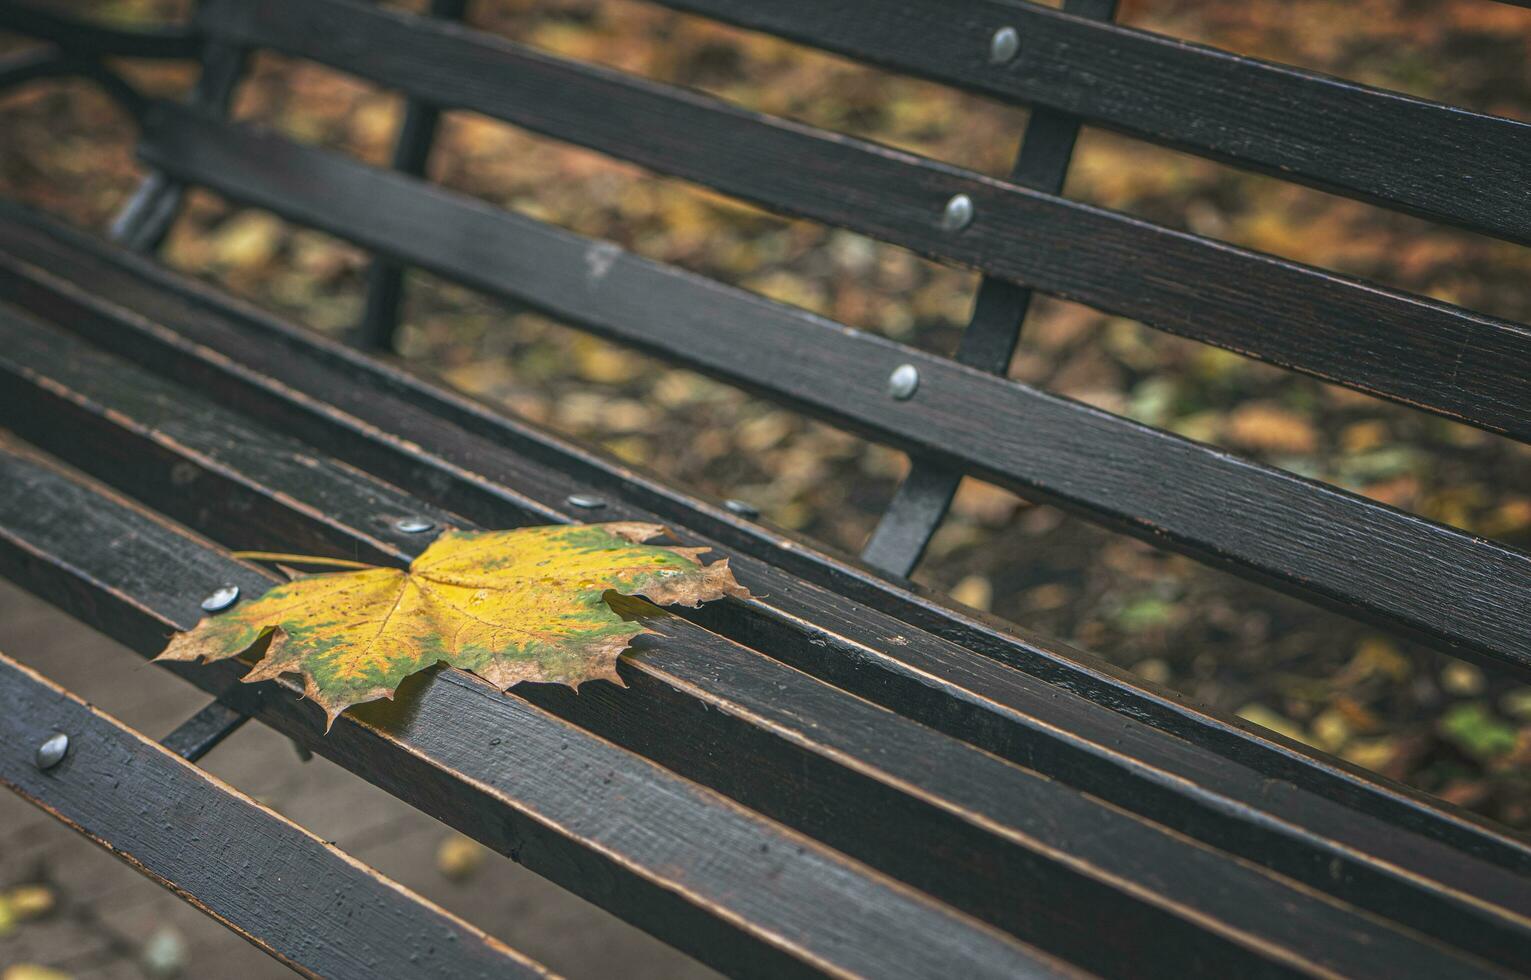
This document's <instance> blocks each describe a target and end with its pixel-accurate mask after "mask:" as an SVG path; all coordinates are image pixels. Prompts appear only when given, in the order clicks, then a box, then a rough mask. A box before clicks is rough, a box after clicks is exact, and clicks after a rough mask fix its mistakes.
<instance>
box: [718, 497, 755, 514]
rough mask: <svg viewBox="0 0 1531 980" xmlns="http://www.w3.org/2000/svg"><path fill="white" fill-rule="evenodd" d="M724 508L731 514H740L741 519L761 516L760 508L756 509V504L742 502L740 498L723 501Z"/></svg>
mask: <svg viewBox="0 0 1531 980" xmlns="http://www.w3.org/2000/svg"><path fill="white" fill-rule="evenodd" d="M723 506H724V507H726V508H728V509H729V510H730V511H731V512H733V513H735V514H738V515H739V516H740V517H759V516H760V508H758V507H756V506H755V505H754V504H752V503H750V502H748V501H745V500H740V499H739V498H738V497H730V498H729V499H727V500H725V501H723Z"/></svg>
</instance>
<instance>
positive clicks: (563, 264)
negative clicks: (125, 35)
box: [150, 104, 1531, 671]
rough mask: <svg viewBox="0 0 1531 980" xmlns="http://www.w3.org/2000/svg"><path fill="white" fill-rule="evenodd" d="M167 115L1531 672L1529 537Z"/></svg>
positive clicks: (1011, 473)
mask: <svg viewBox="0 0 1531 980" xmlns="http://www.w3.org/2000/svg"><path fill="white" fill-rule="evenodd" d="M150 116H151V118H152V117H158V118H159V120H160V121H159V122H157V123H154V124H152V125H151V130H153V131H155V133H156V135H155V136H154V137H153V138H152V141H151V143H152V145H153V146H154V149H153V151H152V152H151V154H150V157H151V159H152V160H153V161H154V162H155V163H156V164H157V165H162V166H166V167H171V168H174V169H175V171H176V172H178V173H180V174H181V175H183V176H186V177H189V178H191V179H194V180H196V181H199V182H210V183H212V184H213V186H216V187H218V188H219V189H220V190H222V191H224V192H225V193H228V194H229V195H231V196H233V197H234V198H236V199H238V200H241V201H245V202H248V203H252V204H255V205H257V206H260V207H266V208H270V209H272V210H274V211H276V212H277V213H279V214H282V215H284V216H286V217H288V218H291V219H293V220H296V221H299V222H302V223H305V224H311V225H314V226H316V227H319V228H322V229H324V230H326V231H330V232H333V233H335V234H338V235H341V236H343V237H347V238H350V239H352V240H354V241H357V242H359V243H360V244H362V245H364V246H366V247H368V248H372V249H376V250H378V251H380V252H383V253H385V254H388V255H392V256H394V257H395V258H397V259H399V260H400V261H406V262H412V263H415V264H418V265H420V266H421V267H423V268H426V269H430V270H432V271H434V272H437V273H440V274H442V275H444V276H447V277H449V278H454V279H457V280H458V281H461V282H463V283H465V284H467V285H469V286H472V287H474V288H477V289H483V290H486V291H489V292H492V293H499V294H502V295H506V294H508V295H513V296H515V297H517V298H519V299H521V300H523V301H526V302H529V303H531V304H534V305H537V306H539V307H541V308H543V309H546V310H548V311H549V312H551V313H552V314H553V315H555V316H558V317H561V318H564V319H568V320H571V321H573V322H575V323H579V324H582V325H584V326H585V327H587V328H589V329H591V330H593V331H595V332H598V333H600V334H602V335H604V336H608V337H612V338H614V339H617V340H620V341H622V342H624V343H627V344H631V345H634V346H637V347H640V348H643V349H645V350H649V351H653V352H655V353H657V354H659V355H661V356H665V357H668V358H670V359H672V360H677V361H680V362H682V363H685V364H687V365H690V366H694V367H696V368H698V369H699V370H702V371H704V372H707V373H710V374H713V375H715V376H719V377H722V378H725V379H728V380H730V381H733V382H736V383H738V384H741V385H743V386H746V387H749V388H752V389H754V390H758V391H764V392H766V393H768V394H770V395H772V396H774V397H778V398H784V399H786V400H788V401H790V402H792V404H793V405H794V407H799V408H802V409H803V410H806V411H809V412H812V413H815V414H818V415H821V416H822V417H825V418H827V419H830V420H832V421H834V422H836V423H838V424H841V425H845V426H849V427H852V428H855V429H858V430H860V431H863V432H865V433H867V434H869V435H871V436H873V437H874V438H877V439H881V440H883V441H886V442H888V443H890V444H892V445H895V446H898V447H900V448H904V449H907V450H910V451H912V452H917V453H921V454H924V455H929V456H932V457H936V458H939V459H941V460H942V461H944V462H946V463H947V464H948V465H952V466H957V467H961V468H963V469H964V470H965V471H966V472H968V473H970V474H973V475H975V476H980V477H982V478H984V479H988V480H992V481H993V482H995V483H998V484H1000V485H1003V486H1007V487H1010V488H1011V489H1014V490H1016V491H1018V492H1020V493H1022V494H1024V495H1026V496H1028V497H1031V498H1033V499H1040V500H1045V501H1048V502H1052V503H1056V504H1059V505H1060V506H1065V507H1068V508H1070V509H1073V510H1075V511H1078V512H1081V513H1084V514H1085V515H1086V516H1088V517H1090V518H1091V519H1092V520H1096V521H1097V522H1102V523H1107V524H1110V525H1112V526H1115V527H1118V528H1120V529H1122V530H1124V531H1127V532H1129V533H1132V534H1136V535H1138V536H1141V537H1144V538H1146V539H1148V540H1150V541H1153V542H1154V543H1156V544H1163V545H1168V546H1170V547H1174V548H1177V549H1179V550H1182V551H1185V552H1187V553H1189V554H1192V555H1194V556H1196V557H1198V558H1199V559H1201V560H1203V561H1206V562H1208V563H1211V564H1216V565H1220V566H1223V567H1227V568H1230V569H1232V570H1234V571H1236V572H1238V573H1239V574H1242V575H1245V576H1246V577H1251V578H1255V579H1257V580H1260V581H1265V582H1268V583H1270V584H1272V585H1275V586H1277V587H1279V588H1282V589H1284V590H1286V591H1289V592H1292V593H1294V594H1297V595H1301V596H1304V597H1306V598H1309V599H1312V600H1315V601H1319V602H1323V603H1325V604H1328V605H1331V606H1333V607H1334V608H1336V609H1338V610H1340V611H1342V612H1345V613H1347V614H1349V615H1353V616H1357V617H1359V618H1363V619H1367V620H1370V621H1372V622H1375V623H1377V624H1379V625H1382V626H1384V627H1387V628H1391V629H1395V630H1398V631H1401V632H1406V633H1408V634H1411V635H1413V636H1416V637H1418V638H1419V639H1421V640H1423V641H1425V642H1429V643H1433V644H1435V645H1437V646H1439V647H1441V648H1443V649H1445V650H1448V651H1451V652H1453V653H1459V654H1464V655H1470V656H1475V657H1479V658H1481V659H1484V660H1485V661H1486V662H1488V663H1491V664H1494V665H1502V666H1508V667H1511V668H1514V669H1516V670H1520V671H1531V615H1528V613H1531V607H1528V603H1531V558H1527V557H1526V556H1525V555H1522V554H1519V553H1517V552H1514V551H1511V550H1510V549H1507V548H1504V547H1502V546H1499V545H1497V544H1494V543H1491V542H1488V541H1484V540H1481V539H1476V538H1473V537H1470V536H1468V535H1466V534H1463V533H1461V532H1459V531H1456V530H1453V529H1450V528H1446V527H1443V526H1442V525H1439V524H1436V523H1434V522H1431V521H1427V520H1424V519H1422V518H1419V517H1415V516H1413V515H1410V514H1405V513H1403V512H1401V511H1398V510H1395V509H1392V508H1389V507H1385V506H1382V505H1380V504H1376V503H1373V502H1371V501H1368V500H1365V499H1364V498H1361V497H1359V496H1356V495H1354V494H1350V493H1347V492H1344V491H1341V490H1338V489H1335V488H1333V487H1330V486H1327V485H1325V484H1321V483H1316V482H1314V481H1311V480H1306V479H1303V478H1300V477H1297V476H1293V475H1291V474H1288V473H1286V472H1284V471H1281V470H1277V469H1274V468H1271V467H1267V466H1263V465H1259V464H1256V463H1252V462H1250V461H1248V460H1244V459H1241V458H1238V457H1236V456H1232V455H1229V454H1227V453H1224V452H1222V451H1219V450H1216V449H1213V448H1210V447H1207V446H1203V445H1200V444H1198V443H1194V442H1191V441H1189V440H1186V439H1183V438H1180V437H1178V436H1174V435H1171V434H1169V433H1165V432H1162V431H1159V430H1156V429H1152V428H1149V427H1147V426H1142V425H1139V424H1137V423H1134V422H1131V421H1128V420H1126V419H1123V418H1121V417H1119V416H1114V415H1111V414H1109V413H1106V412H1102V411H1099V410H1097V409H1094V408H1090V407H1088V406H1086V405H1083V404H1080V403H1078V402H1075V401H1072V400H1070V399H1067V398H1062V397H1058V396H1055V395H1050V394H1048V393H1046V392H1042V391H1039V390H1037V389H1034V388H1031V387H1029V386H1026V385H1021V384H1015V383H1011V382H1007V381H1004V380H1001V379H998V378H994V377H991V376H989V375H985V374H983V373H981V372H977V371H974V370H972V369H970V368H967V367H964V366H962V365H958V364H954V363H952V362H950V361H948V360H946V359H945V358H941V357H937V356H934V355H930V354H926V353H923V352H920V351H917V350H914V349H911V348H908V347H905V346H902V345H899V344H895V343H892V342H890V341H886V340H884V339H882V338H879V337H876V336H873V335H870V334H863V333H860V332H858V331H853V330H849V329H847V328H845V327H842V326H840V325H839V324H835V323H833V322H831V321H827V320H824V319H822V318H820V317H816V316H814V315H812V314H809V313H806V312H804V311H801V310H797V309H795V308H793V307H788V306H784V305H782V304H777V303H773V302H770V301H767V300H765V299H763V298H761V297H758V296H755V295H754V294H751V293H748V292H744V291H741V290H737V289H733V288H731V287H727V286H724V285H722V284H720V283H717V282H714V281H713V280H710V279H706V278H703V277H699V276H695V275H691V274H689V273H686V272H683V271H680V270H677V269H674V268H672V267H668V266H664V265H661V264H658V263H654V262H650V261H647V260H644V259H641V258H638V257H636V256H633V255H630V254H629V253H626V252H624V251H622V250H621V249H619V248H617V247H616V246H614V245H610V244H607V243H602V242H595V241H592V240H589V239H586V238H583V237H580V236H578V235H574V234H572V233H569V232H565V231H562V230H559V229H555V228H552V227H550V226H547V225H544V224H542V223H540V222H536V221H533V220H531V219H528V218H524V217H521V216H518V215H513V214H508V213H506V212H503V211H499V210H497V209H494V208H492V207H489V206H488V205H484V204H481V203H479V202H476V201H473V200H471V199H469V198H466V197H463V196H460V195H456V194H453V193H451V192H448V191H445V190H442V189H440V188H435V187H431V186H429V185H425V184H422V183H420V182H418V181H413V180H410V179H409V178H405V177H401V176H399V175H396V174H392V173H388V172H385V171H379V170H377V169H375V168H371V167H367V166H364V165H362V164H359V163H355V162H353V161H350V160H346V159H344V158H342V157H339V156H336V155H333V154H329V153H326V152H324V151H320V150H313V149H309V148H305V147H300V146H298V145H296V144H293V143H290V142H288V141H285V140H282V139H279V138H275V137H271V136H267V135H262V134H259V133H256V132H253V131H247V130H243V129H241V128H238V127H233V126H229V125H227V124H221V123H216V122H213V121H210V120H204V119H200V118H198V117H196V116H194V115H191V114H189V113H186V112H183V111H181V110H176V109H172V108H171V107H169V106H167V105H164V104H161V105H159V106H157V107H156V109H155V110H154V111H151V113H150ZM384 202H386V203H384ZM901 364H909V365H913V366H915V367H916V368H917V369H918V370H919V372H920V376H921V379H922V380H921V383H920V387H919V391H918V392H917V394H916V395H915V397H914V398H912V399H910V400H908V401H903V402H897V401H893V400H891V399H889V398H888V396H887V393H886V383H887V382H886V379H887V378H888V376H889V374H890V373H891V372H892V371H893V370H894V369H895V368H896V367H897V366H899V365H901ZM1522 381H1523V383H1527V384H1531V371H1528V372H1527V375H1526V377H1525V378H1524V379H1522ZM1527 404H1528V405H1531V400H1528V402H1527ZM975 419H979V420H982V421H983V424H982V425H974V424H973V420H975Z"/></svg>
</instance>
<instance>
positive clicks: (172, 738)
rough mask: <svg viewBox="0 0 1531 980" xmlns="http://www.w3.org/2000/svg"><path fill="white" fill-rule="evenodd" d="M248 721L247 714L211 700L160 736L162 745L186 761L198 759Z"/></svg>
mask: <svg viewBox="0 0 1531 980" xmlns="http://www.w3.org/2000/svg"><path fill="white" fill-rule="evenodd" d="M249 720H250V718H249V716H248V715H243V714H240V713H239V712H238V711H235V710H234V709H233V708H229V707H225V706H224V704H223V703H222V702H220V701H209V702H208V703H207V705H206V706H205V707H203V708H202V710H201V711H198V712H197V713H196V714H194V715H192V716H191V717H190V718H187V719H186V720H185V721H183V722H181V723H180V724H179V725H177V726H176V727H175V730H174V731H172V732H171V733H170V734H169V735H166V736H165V737H164V738H162V739H160V743H159V744H161V745H163V746H164V747H165V748H167V749H169V750H170V751H171V752H174V753H175V754H176V755H178V756H180V757H181V758H183V759H185V760H186V761H187V762H196V761H198V760H199V759H201V758H202V757H203V756H205V755H207V754H208V753H209V752H211V751H212V750H213V749H215V748H217V747H218V743H220V742H222V741H223V740H224V739H226V738H228V737H229V736H230V735H232V734H234V733H235V732H237V731H239V729H241V728H243V727H244V723H245V722H247V721H249Z"/></svg>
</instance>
